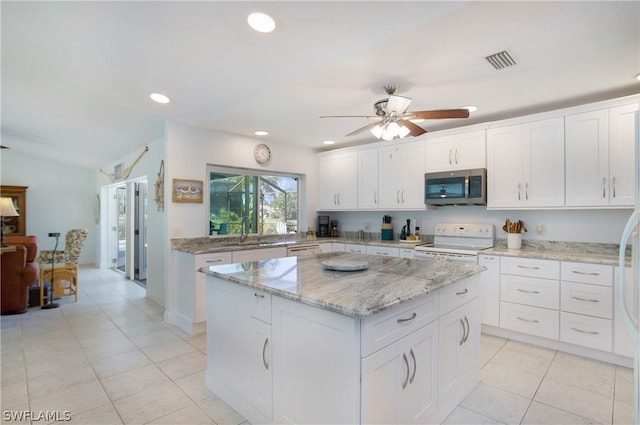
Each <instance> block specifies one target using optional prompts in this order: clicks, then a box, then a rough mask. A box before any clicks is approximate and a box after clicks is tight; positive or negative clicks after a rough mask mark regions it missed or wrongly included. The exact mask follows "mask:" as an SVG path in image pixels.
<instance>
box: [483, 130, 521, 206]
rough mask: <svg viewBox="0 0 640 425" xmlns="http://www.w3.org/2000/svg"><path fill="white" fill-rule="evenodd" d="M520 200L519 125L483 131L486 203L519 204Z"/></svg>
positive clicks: (492, 204) (488, 204) (491, 204)
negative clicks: (484, 135) (485, 150)
mask: <svg viewBox="0 0 640 425" xmlns="http://www.w3.org/2000/svg"><path fill="white" fill-rule="evenodd" d="M522 202H523V183H522V126H520V125H515V126H509V127H502V128H495V129H490V130H488V131H487V207H488V208H511V207H520V206H522Z"/></svg>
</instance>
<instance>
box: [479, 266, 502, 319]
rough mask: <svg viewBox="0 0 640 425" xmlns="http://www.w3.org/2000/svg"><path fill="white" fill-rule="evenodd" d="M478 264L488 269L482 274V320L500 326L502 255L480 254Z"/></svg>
mask: <svg viewBox="0 0 640 425" xmlns="http://www.w3.org/2000/svg"><path fill="white" fill-rule="evenodd" d="M478 264H479V265H481V266H485V267H486V268H487V270H486V271H485V272H484V273H482V274H481V275H480V322H481V323H483V324H486V325H491V326H496V327H498V326H500V257H497V256H495V255H480V256H479V257H478Z"/></svg>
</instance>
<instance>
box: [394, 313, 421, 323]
mask: <svg viewBox="0 0 640 425" xmlns="http://www.w3.org/2000/svg"><path fill="white" fill-rule="evenodd" d="M417 316H418V315H417V314H416V313H415V312H414V313H413V314H412V315H411V317H407V318H406V319H398V320H396V321H397V322H398V323H403V322H410V321H411V320H413V319H415V318H416V317H417Z"/></svg>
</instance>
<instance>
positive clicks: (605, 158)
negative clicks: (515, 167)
mask: <svg viewBox="0 0 640 425" xmlns="http://www.w3.org/2000/svg"><path fill="white" fill-rule="evenodd" d="M637 110H638V104H637V103H634V104H629V105H623V106H616V107H612V108H608V109H600V110H596V111H589V112H584V113H579V114H573V115H568V116H567V117H566V155H567V162H566V180H567V181H566V188H567V203H566V204H567V206H571V207H606V206H633V204H634V201H635V193H634V186H633V181H634V178H633V177H634V172H635V168H634V167H635V164H634V158H635V156H634V153H635V151H634V149H635V116H634V114H635V112H636V111H637Z"/></svg>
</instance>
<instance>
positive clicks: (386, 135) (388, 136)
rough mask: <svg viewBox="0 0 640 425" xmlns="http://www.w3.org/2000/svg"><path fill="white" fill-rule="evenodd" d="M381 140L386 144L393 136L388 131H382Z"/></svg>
mask: <svg viewBox="0 0 640 425" xmlns="http://www.w3.org/2000/svg"><path fill="white" fill-rule="evenodd" d="M382 140H386V141H387V142H388V141H389V140H393V136H392V135H391V133H389V132H388V131H383V132H382Z"/></svg>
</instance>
